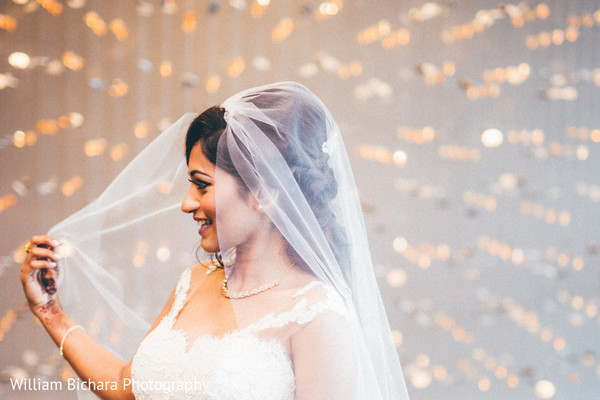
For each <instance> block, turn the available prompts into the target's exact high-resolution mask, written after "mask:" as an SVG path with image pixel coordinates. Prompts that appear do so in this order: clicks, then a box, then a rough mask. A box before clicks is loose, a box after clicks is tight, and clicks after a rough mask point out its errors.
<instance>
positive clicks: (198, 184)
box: [188, 179, 210, 190]
mask: <svg viewBox="0 0 600 400" xmlns="http://www.w3.org/2000/svg"><path fill="white" fill-rule="evenodd" d="M188 181H189V182H190V183H193V184H194V185H196V187H197V188H198V189H199V190H204V189H206V188H207V187H208V186H210V183H207V182H204V181H201V180H191V179H188Z"/></svg>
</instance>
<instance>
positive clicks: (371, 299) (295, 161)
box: [21, 82, 408, 400]
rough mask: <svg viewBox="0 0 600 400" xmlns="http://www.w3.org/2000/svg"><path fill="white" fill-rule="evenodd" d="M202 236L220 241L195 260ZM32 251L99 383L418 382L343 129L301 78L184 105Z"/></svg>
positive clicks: (303, 395) (398, 386) (175, 394)
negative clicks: (395, 334) (394, 329)
mask: <svg viewBox="0 0 600 400" xmlns="http://www.w3.org/2000/svg"><path fill="white" fill-rule="evenodd" d="M183 135H185V138H183ZM181 143H185V159H184V158H183V156H182V155H181V153H183V150H182V149H181ZM184 174H185V175H187V178H188V180H189V183H188V188H187V192H186V193H185V196H184V197H183V201H182V202H181V203H180V207H181V210H182V211H183V213H184V214H182V215H183V216H186V217H187V221H184V220H181V219H178V218H177V216H176V215H175V214H174V210H173V204H174V203H173V198H174V197H175V196H178V195H179V196H180V195H181V194H182V193H183V192H184V191H185V189H184V190H181V189H179V186H180V185H181V184H182V182H185V179H184V177H183V175H184ZM190 220H193V221H194V223H195V224H196V227H195V228H194V227H192V226H188V225H189V221H190ZM194 232H197V233H194ZM198 236H199V238H200V247H201V249H202V250H203V252H205V253H206V254H213V256H212V257H211V258H210V259H208V257H203V258H205V260H203V261H202V262H200V263H199V264H198V265H196V266H193V267H190V268H187V269H184V270H183V272H182V271H181V269H180V268H179V265H181V260H187V261H186V262H189V260H190V255H189V250H190V249H193V247H194V241H196V243H197V240H198ZM136 241H137V242H136ZM150 249H152V251H153V252H154V256H153V255H152V252H151V251H150ZM26 251H27V252H28V256H27V258H26V260H25V262H24V264H23V266H22V268H21V271H22V273H21V281H22V283H23V287H24V291H25V295H26V297H27V299H28V302H29V306H30V308H31V310H32V312H33V313H34V314H35V316H36V317H37V318H38V319H39V320H40V321H41V323H42V324H43V326H44V327H45V328H46V330H47V331H48V333H49V334H50V336H51V337H52V339H53V340H54V342H55V343H56V344H57V345H58V346H59V352H60V354H61V355H62V356H64V358H65V359H66V360H67V361H68V362H69V363H70V365H71V366H72V367H73V369H74V371H75V372H76V374H77V375H78V376H79V378H78V379H79V380H81V381H82V382H83V383H84V385H81V386H82V387H83V389H81V387H78V389H80V392H81V393H80V394H81V395H82V396H86V395H90V393H92V392H93V393H95V394H96V395H97V396H99V397H101V398H106V399H113V398H114V399H117V398H119V399H121V398H136V399H163V398H164V399H167V398H168V399H171V398H173V399H298V400H300V399H311V400H315V399H345V400H346V399H360V400H364V399H403V400H405V399H408V395H407V393H406V387H405V384H404V380H403V377H402V372H401V370H400V364H399V362H398V357H397V354H396V350H395V348H394V346H393V344H392V341H391V337H390V336H391V335H390V331H389V325H388V322H387V318H386V316H385V311H384V309H383V305H382V302H381V297H380V294H379V291H378V288H377V283H376V281H375V278H374V274H373V270H372V264H371V260H370V256H369V250H368V243H367V239H366V233H365V227H364V223H363V219H362V213H361V210H360V204H359V199H358V196H357V192H356V188H355V185H354V180H353V177H352V173H351V171H350V167H349V163H348V159H347V155H346V152H345V148H344V145H343V141H342V137H341V134H340V132H339V130H338V128H337V125H336V124H335V122H334V120H333V118H332V117H331V115H330V114H329V112H328V110H327V109H326V107H325V106H324V105H323V104H322V103H321V101H320V100H319V99H318V98H317V97H316V96H315V95H314V94H313V93H311V92H310V91H309V90H308V89H306V88H305V87H304V86H302V85H300V84H297V83H293V82H282V83H276V84H272V85H266V86H262V87H258V88H253V89H249V90H246V91H243V92H241V93H238V94H236V95H234V96H232V97H231V98H229V99H227V100H226V101H225V102H224V103H223V104H222V105H221V106H216V107H212V108H209V109H208V110H206V111H205V112H203V113H202V114H200V115H199V116H191V115H186V116H184V117H182V118H181V119H180V120H179V121H178V122H177V123H175V124H174V125H173V126H171V127H170V128H169V129H167V130H166V131H165V132H163V134H161V135H160V136H159V138H157V140H155V141H154V142H153V143H152V144H151V145H150V146H149V147H148V148H147V149H145V150H144V151H143V152H142V153H141V154H140V155H139V156H138V157H136V159H134V160H133V162H132V163H131V164H130V165H129V166H128V167H127V168H126V169H125V170H124V171H123V172H122V173H121V174H120V175H119V176H118V177H117V178H116V179H115V181H114V182H113V183H112V184H111V185H110V186H109V187H108V188H107V190H106V191H105V192H104V193H103V194H102V195H101V196H100V197H99V198H98V199H97V200H96V201H95V202H93V203H91V204H90V205H89V206H87V207H86V208H84V209H82V210H81V211H80V212H78V213H76V214H74V215H72V216H71V217H69V218H68V219H67V220H65V221H63V222H62V223H60V224H58V225H57V226H56V227H54V228H53V229H52V230H51V231H50V232H49V235H42V236H34V237H32V238H31V241H30V243H29V244H28V245H27V248H26ZM132 256H133V257H132ZM192 257H193V256H192ZM201 258H202V257H201ZM132 260H133V261H132ZM188 265H189V264H188ZM178 268H179V269H178ZM173 277H175V278H176V279H177V278H178V281H177V282H176V284H175V282H173ZM166 285H171V288H172V287H173V286H172V285H174V286H175V289H172V292H171V295H170V297H169V298H168V299H167V300H166V304H165V302H164V301H165V300H164V297H162V295H163V293H165V294H166V293H168V290H167V291H164V287H165V286H166ZM57 288H58V289H59V290H58V291H57ZM58 292H60V301H59V297H58ZM157 302H162V304H163V305H162V311H160V309H157V308H156V305H155V304H156V303H157ZM157 312H158V317H156V313H157ZM150 315H152V318H154V322H153V323H152V324H148V323H146V321H145V319H147V317H148V316H150ZM75 321H77V322H75ZM80 324H81V325H80ZM136 349H137V350H136ZM127 359H129V360H130V361H129V362H127V361H123V360H127Z"/></svg>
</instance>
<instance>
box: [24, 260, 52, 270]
mask: <svg viewBox="0 0 600 400" xmlns="http://www.w3.org/2000/svg"><path fill="white" fill-rule="evenodd" d="M29 265H30V266H31V268H33V269H40V268H47V269H54V268H56V267H57V266H58V264H57V263H56V262H55V261H50V260H32V261H31V262H30V263H29Z"/></svg>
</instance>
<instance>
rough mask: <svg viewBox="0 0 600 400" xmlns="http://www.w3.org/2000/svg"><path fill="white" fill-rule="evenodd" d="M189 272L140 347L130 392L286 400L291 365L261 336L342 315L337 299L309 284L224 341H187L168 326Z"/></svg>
mask: <svg viewBox="0 0 600 400" xmlns="http://www.w3.org/2000/svg"><path fill="white" fill-rule="evenodd" d="M190 278H191V269H187V270H186V271H185V272H184V273H183V274H182V275H181V278H180V280H179V283H178V284H177V287H176V290H175V301H174V303H173V305H172V307H171V310H170V312H169V314H168V315H166V316H165V317H164V318H163V319H162V321H161V322H160V324H159V325H158V326H157V327H156V328H155V329H154V330H153V331H152V332H150V333H149V334H148V335H147V336H146V338H145V339H144V340H143V341H142V343H141V344H140V346H139V348H138V350H137V353H136V354H135V356H134V358H133V362H132V365H131V377H132V386H131V388H132V389H133V393H134V395H135V398H136V399H138V400H143V399H152V400H159V399H206V400H209V399H210V400H217V399H218V400H234V399H236V400H238V399H239V400H242V399H243V400H253V399H256V400H258V399H260V400H269V399H273V400H275V399H277V400H286V399H294V398H295V378H294V366H293V363H292V360H291V359H290V357H289V355H288V352H287V351H286V349H285V347H284V346H283V344H282V343H281V342H280V341H279V340H277V339H275V338H272V337H270V336H271V335H265V334H263V333H264V332H267V331H268V332H272V331H274V330H278V329H281V328H285V327H286V326H288V325H295V326H296V328H297V327H300V326H304V325H307V324H309V323H310V322H311V321H313V320H314V319H315V318H316V317H317V316H322V315H326V314H328V313H335V314H337V316H338V317H339V316H340V315H341V316H345V315H346V314H345V313H346V309H345V307H344V305H343V302H342V300H341V298H340V297H339V296H338V294H337V293H336V292H335V291H334V290H333V289H332V288H330V287H328V286H326V285H324V284H322V283H321V282H319V281H313V282H311V283H309V284H308V285H306V286H305V287H304V288H302V289H300V290H299V291H298V292H296V294H295V295H294V296H293V306H292V307H291V308H289V309H287V310H285V311H282V312H278V313H276V314H275V313H270V314H266V315H265V316H264V317H262V318H261V319H260V320H259V321H256V322H255V323H253V324H250V325H248V326H246V327H245V328H242V329H239V330H236V331H233V332H230V333H228V334H226V335H225V336H224V337H219V338H218V337H214V336H211V335H203V336H200V337H198V338H197V339H196V340H195V341H193V343H188V339H187V336H186V334H185V332H183V331H181V330H178V329H176V328H174V323H175V321H176V318H177V315H178V314H179V312H180V311H181V309H182V308H183V306H184V304H185V302H186V299H187V295H188V290H189V287H190Z"/></svg>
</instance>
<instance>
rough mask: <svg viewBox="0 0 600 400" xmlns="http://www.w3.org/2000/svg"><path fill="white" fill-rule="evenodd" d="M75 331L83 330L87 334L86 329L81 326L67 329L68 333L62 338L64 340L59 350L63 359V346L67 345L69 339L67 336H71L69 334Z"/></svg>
mask: <svg viewBox="0 0 600 400" xmlns="http://www.w3.org/2000/svg"><path fill="white" fill-rule="evenodd" d="M75 329H81V330H82V331H84V332H85V328H84V327H83V326H81V325H73V326H72V327H70V328H69V329H67V331H66V332H65V334H64V335H63V337H62V340H61V341H60V348H59V349H58V350H59V353H60V356H61V357H62V356H63V346H64V344H65V339H66V338H67V336H69V333H71V332H73V331H74V330H75Z"/></svg>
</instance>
